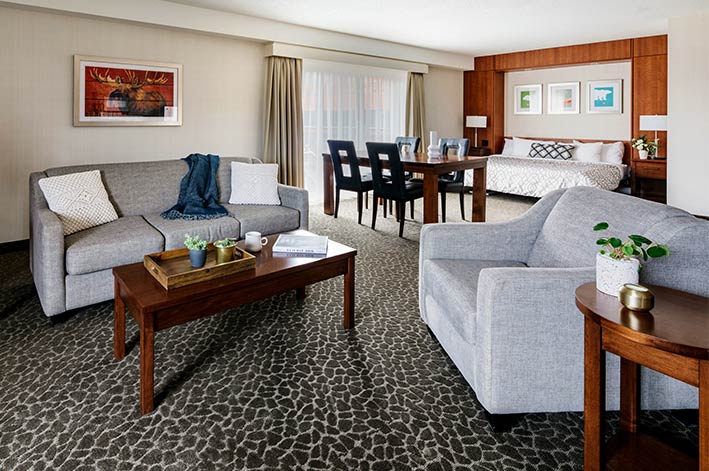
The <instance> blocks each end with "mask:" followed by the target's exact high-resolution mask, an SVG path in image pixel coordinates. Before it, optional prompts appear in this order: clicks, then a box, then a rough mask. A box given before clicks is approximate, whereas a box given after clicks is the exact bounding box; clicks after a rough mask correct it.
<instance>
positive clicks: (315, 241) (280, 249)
mask: <svg viewBox="0 0 709 471" xmlns="http://www.w3.org/2000/svg"><path fill="white" fill-rule="evenodd" d="M273 252H274V253H295V254H299V253H300V254H326V253H327V236H317V235H294V234H281V235H279V236H278V240H277V241H276V243H275V244H273Z"/></svg>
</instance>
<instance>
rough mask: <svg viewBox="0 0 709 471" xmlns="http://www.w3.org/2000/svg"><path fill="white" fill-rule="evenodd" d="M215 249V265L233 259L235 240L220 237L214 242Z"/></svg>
mask: <svg viewBox="0 0 709 471" xmlns="http://www.w3.org/2000/svg"><path fill="white" fill-rule="evenodd" d="M214 247H216V249H217V265H219V264H221V263H227V262H231V261H232V260H234V254H235V247H236V241H235V240H234V239H228V238H227V239H222V240H218V241H216V242H215V243H214Z"/></svg>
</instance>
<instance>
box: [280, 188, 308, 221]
mask: <svg viewBox="0 0 709 471" xmlns="http://www.w3.org/2000/svg"><path fill="white" fill-rule="evenodd" d="M278 196H279V197H280V198H281V205H283V206H286V207H288V208H293V209H297V210H298V211H299V212H300V229H305V230H307V229H308V218H309V209H310V207H309V206H308V190H305V189H303V188H296V187H294V186H288V185H282V184H280V183H279V184H278Z"/></svg>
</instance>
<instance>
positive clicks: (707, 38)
mask: <svg viewBox="0 0 709 471" xmlns="http://www.w3.org/2000/svg"><path fill="white" fill-rule="evenodd" d="M667 54H668V55H667V69H668V76H667V80H668V91H667V92H668V94H667V107H668V110H667V112H668V122H667V125H668V132H667V139H668V141H667V203H668V204H670V205H672V206H677V207H679V208H682V209H684V210H687V211H689V212H690V213H692V214H698V215H702V216H709V149H708V148H707V139H708V138H709V90H707V87H709V14H704V15H695V16H691V17H685V18H672V19H670V33H669V38H668V50H667Z"/></svg>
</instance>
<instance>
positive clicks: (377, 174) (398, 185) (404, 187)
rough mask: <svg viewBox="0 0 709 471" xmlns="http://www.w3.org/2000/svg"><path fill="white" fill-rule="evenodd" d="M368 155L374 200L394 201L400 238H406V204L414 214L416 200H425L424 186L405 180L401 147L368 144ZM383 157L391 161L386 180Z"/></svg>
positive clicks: (373, 215) (373, 226)
mask: <svg viewBox="0 0 709 471" xmlns="http://www.w3.org/2000/svg"><path fill="white" fill-rule="evenodd" d="M367 153H368V154H369V165H370V166H371V168H372V181H373V183H374V198H375V200H376V198H382V199H384V200H390V201H394V202H395V203H396V213H397V216H398V219H399V237H403V236H404V220H405V219H406V218H405V215H406V211H405V209H406V202H407V201H409V202H410V204H411V208H412V212H413V206H414V200H416V199H418V198H423V185H422V184H421V183H418V182H409V181H406V179H405V178H404V165H403V164H402V163H401V157H400V154H399V146H398V145H396V144H392V143H388V142H368V143H367ZM381 156H385V157H386V158H387V160H388V161H389V172H390V175H389V177H388V178H384V174H383V167H382V161H381ZM372 207H373V208H374V209H373V210H372V229H374V228H375V225H376V222H377V205H376V204H374V205H372Z"/></svg>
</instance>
